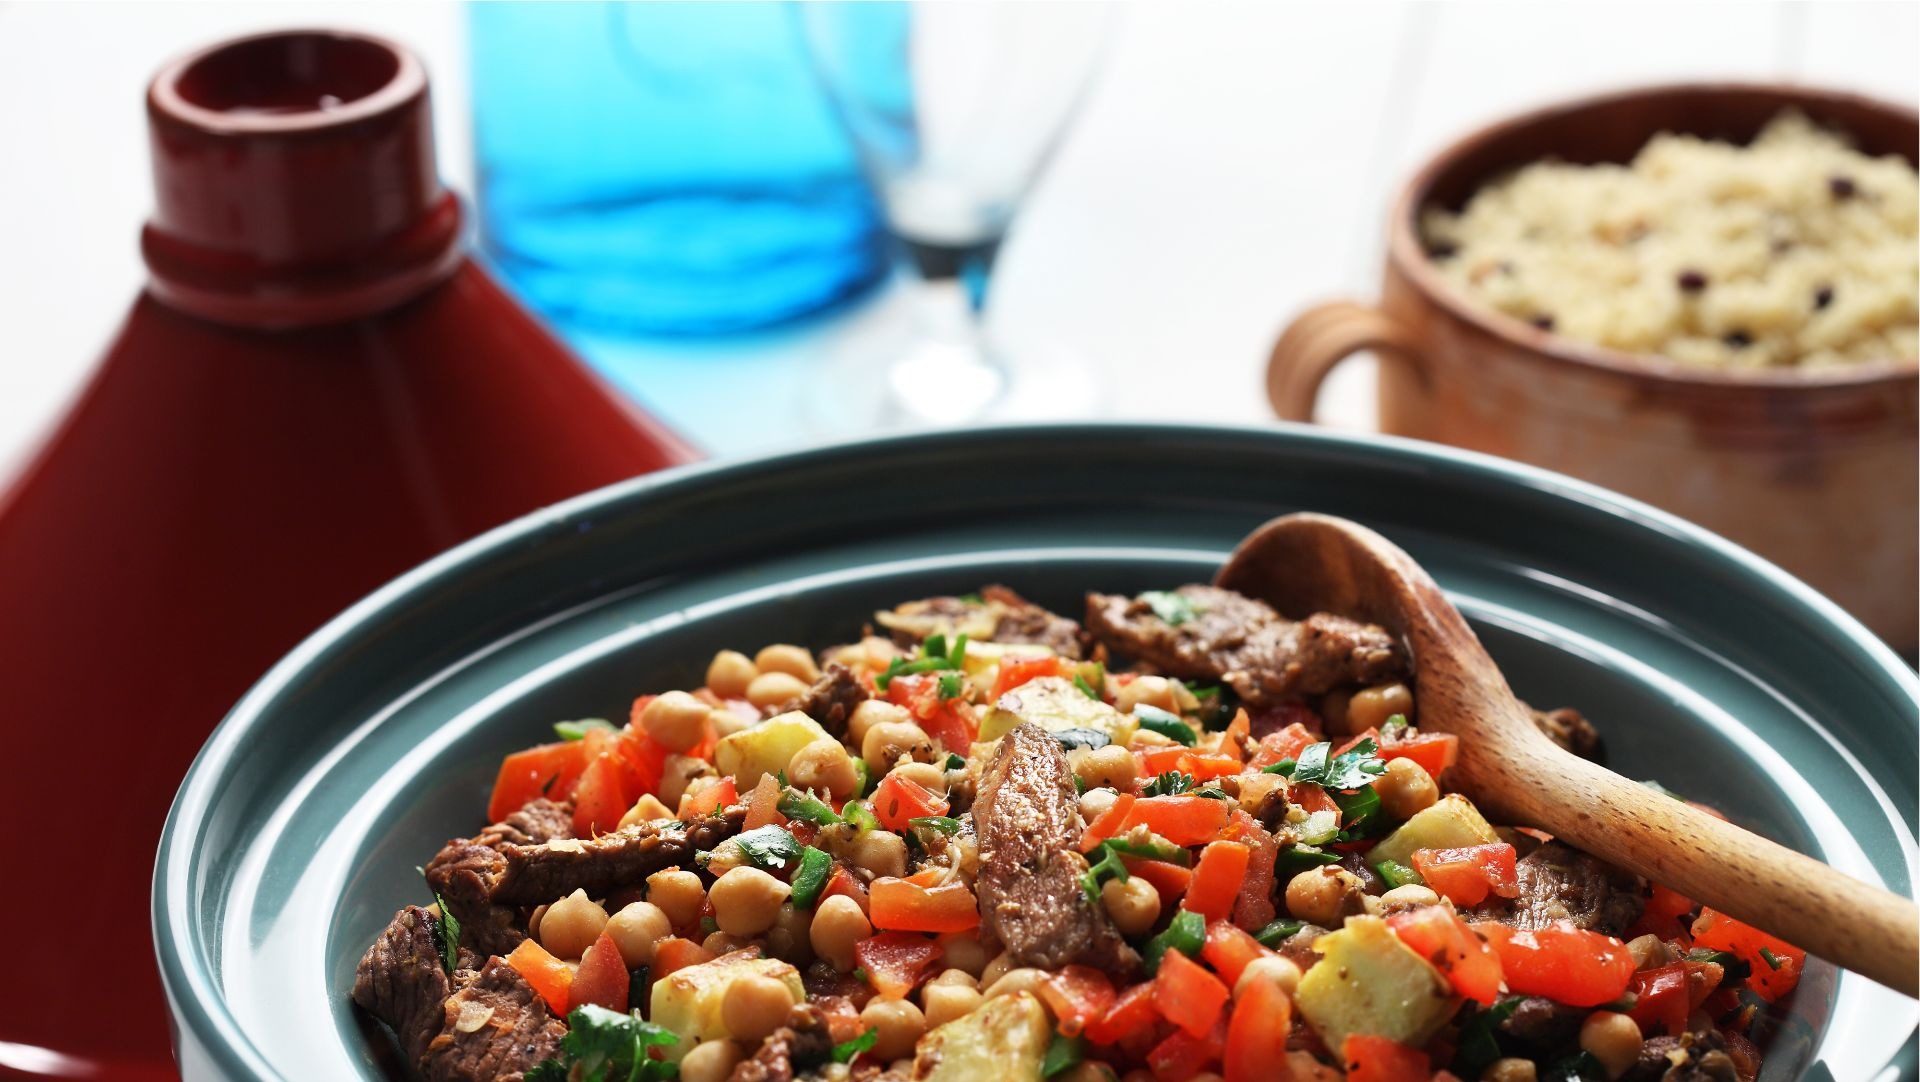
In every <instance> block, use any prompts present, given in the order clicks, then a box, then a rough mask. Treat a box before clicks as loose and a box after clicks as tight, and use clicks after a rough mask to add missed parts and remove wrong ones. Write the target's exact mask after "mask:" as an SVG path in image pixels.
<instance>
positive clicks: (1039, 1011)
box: [913, 992, 1053, 1082]
mask: <svg viewBox="0 0 1920 1082" xmlns="http://www.w3.org/2000/svg"><path fill="white" fill-rule="evenodd" d="M1052 1037H1053V1024H1052V1023H1051V1022H1049V1021H1048V1020H1047V1012H1046V1009H1045V1008H1043V1007H1041V1006H1040V1001H1039V1000H1037V999H1035V998H1033V994H1032V993H1030V992H1017V993H1015V994H1013V995H1010V996H995V997H994V998H992V999H989V1000H987V1002H986V1003H985V1004H983V1005H982V1006H980V1007H979V1008H978V1009H977V1010H975V1011H974V1012H973V1013H972V1014H968V1015H964V1016H962V1017H960V1018H956V1019H954V1020H953V1021H951V1022H948V1023H947V1024H946V1025H944V1026H941V1027H940V1028H938V1029H936V1030H934V1031H933V1032H931V1033H929V1034H927V1035H926V1036H924V1037H922V1038H920V1044H919V1046H918V1048H917V1049H916V1054H915V1056H914V1060H913V1079H914V1082H978V1080H979V1079H983V1078H986V1079H994V1080H995V1082H1040V1069H1041V1066H1042V1064H1043V1063H1044V1062H1045V1060H1046V1056H1047V1044H1048V1042H1049V1041H1050V1040H1051V1039H1052Z"/></svg>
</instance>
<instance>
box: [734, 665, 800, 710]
mask: <svg viewBox="0 0 1920 1082" xmlns="http://www.w3.org/2000/svg"><path fill="white" fill-rule="evenodd" d="M806 693H807V682H806V681H805V680H802V679H800V678H799V677H797V676H795V675H793V674H792V673H784V672H763V673H761V674H760V675H759V676H756V677H754V678H753V683H751V684H748V685H747V701H748V702H750V703H752V704H753V705H755V706H757V707H759V708H760V709H762V710H769V709H772V708H774V707H777V706H781V705H784V704H786V703H790V702H792V701H793V700H795V699H797V698H799V697H800V696H802V695H805V694H806Z"/></svg>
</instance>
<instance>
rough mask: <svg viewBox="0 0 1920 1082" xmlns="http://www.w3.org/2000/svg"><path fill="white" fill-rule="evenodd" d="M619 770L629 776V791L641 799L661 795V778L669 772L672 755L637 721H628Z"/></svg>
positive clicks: (622, 741) (621, 749) (636, 798)
mask: <svg viewBox="0 0 1920 1082" xmlns="http://www.w3.org/2000/svg"><path fill="white" fill-rule="evenodd" d="M619 752H620V768H621V773H623V774H624V775H625V776H626V780H627V788H628V790H629V791H630V792H632V793H633V794H634V799H635V800H638V799H640V794H642V793H652V794H654V795H655V796H658V795H659V793H660V782H661V778H662V777H663V776H664V775H665V774H666V771H667V756H668V755H671V754H672V752H670V751H668V750H667V746H666V745H665V744H660V743H657V742H655V740H654V739H653V738H652V737H650V736H648V735H647V733H646V730H645V729H642V728H640V725H639V723H638V722H629V723H628V725H627V728H626V729H625V730H624V731H623V732H621V734H620V748H619Z"/></svg>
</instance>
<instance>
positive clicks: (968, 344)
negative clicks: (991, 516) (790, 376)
mask: <svg viewBox="0 0 1920 1082" xmlns="http://www.w3.org/2000/svg"><path fill="white" fill-rule="evenodd" d="M796 10H797V11H798V14H799V18H800V20H801V28H802V34H803V37H804V38H805V40H806V43H807V47H808V51H809V53H810V55H811V56H812V58H813V62H814V65H815V69H816V70H817V71H818V73H819V75H820V77H821V81H822V82H823V83H824V84H825V86H826V89H827V92H828V96H829V97H830V98H831V100H832V101H833V103H834V105H835V107H836V108H837V109H838V111H839V113H840V115H841V118H842V119H843V120H844V121H845V123H846V126H847V130H848V131H849V132H850V133H851V134H852V137H853V141H854V145H855V147H856V149H857V150H858V152H859V155H860V159H861V162H862V165H863V167H864V168H865V169H866V171H867V174H868V177H869V179H870V180H871V182H872V184H873V187H874V190H875V191H876V192H877V193H878V194H879V197H880V204H881V208H882V211H883V213H884V216H885V219H886V224H887V228H888V231H889V232H890V233H891V234H892V236H893V238H894V240H895V241H896V245H895V247H896V249H897V250H898V252H899V253H900V256H901V257H902V262H903V263H904V264H905V266H906V269H907V270H908V271H909V272H910V274H909V276H908V277H909V284H908V285H907V287H906V288H907V292H908V295H909V297H910V300H909V302H908V303H907V304H906V306H905V307H906V309H907V310H906V312H905V313H904V315H903V316H902V317H899V318H896V319H894V321H893V323H892V325H891V326H890V327H888V326H887V325H886V324H884V323H883V324H881V326H882V329H881V330H879V331H878V332H874V333H869V334H868V335H867V339H868V340H867V341H865V342H860V343H856V344H855V346H854V347H853V348H847V349H843V350H842V351H841V354H842V355H841V357H840V358H839V360H838V362H837V363H835V364H833V365H831V366H830V370H829V371H828V372H827V373H826V377H827V378H825V379H823V380H821V381H819V383H818V384H817V385H816V386H817V388H818V390H817V391H816V394H815V397H816V400H817V401H816V404H815V408H814V409H813V410H812V411H811V412H813V413H814V415H815V417H816V418H817V419H820V420H823V421H826V422H828V423H830V424H832V425H833V426H835V427H837V428H845V427H848V426H853V427H868V428H876V427H877V428H890V427H907V426H914V425H925V424H955V423H962V422H966V421H969V420H975V419H979V418H981V417H983V416H985V415H986V414H988V413H989V412H990V411H991V412H995V413H999V414H1002V415H1010V416H1021V415H1029V416H1042V415H1045V416H1061V415H1064V414H1065V413H1068V412H1071V411H1074V410H1075V409H1080V410H1084V409H1089V408H1091V406H1092V405H1093V404H1094V403H1095V402H1096V401H1097V399H1096V397H1095V396H1094V395H1093V394H1092V393H1091V392H1092V390H1093V389H1094V388H1095V387H1096V381H1094V380H1093V379H1092V378H1091V377H1090V375H1089V374H1088V372H1087V370H1086V366H1085V365H1084V363H1081V362H1079V361H1077V360H1076V359H1075V358H1073V357H1071V355H1068V354H1065V353H1061V352H1057V351H1055V352H1041V351H1039V350H1037V349H1036V350H1026V351H1013V350H1008V349H1006V348H1003V346H1002V345H1001V343H999V342H998V341H996V340H995V339H994V338H992V337H991V336H990V335H989V333H988V332H987V330H986V328H985V325H984V323H983V320H982V318H981V317H982V312H983V310H984V308H985V305H986V301H987V296H988V293H989V289H988V286H989V282H990V280H991V277H992V273H993V263H994V258H995V256H996V255H997V254H998V253H999V250H1000V245H1001V241H1002V240H1003V239H1004V238H1005V237H1006V235H1007V230H1008V228H1009V227H1010V226H1011V225H1012V223H1013V220H1014V216H1015V212H1016V211H1017V209H1018V208H1019V205H1020V201H1021V199H1022V198H1023V197H1024V196H1025V195H1026V194H1027V191H1028V190H1029V189H1030V188H1031V187H1032V185H1033V182H1034V178H1035V177H1037V176H1038V175H1039V173H1040V171H1041V169H1042V168H1044V166H1045V165H1046V163H1047V160H1048V158H1049V157H1050V156H1051V154H1052V152H1053V150H1054V148H1055V147H1057V146H1058V145H1059V141H1060V136H1061V134H1062V132H1063V131H1064V130H1065V128H1066V124H1067V121H1068V120H1069V118H1071V117H1072V115H1073V114H1074V112H1075V111H1076V109H1077V108H1078V106H1079V104H1080V102H1081V100H1082V99H1083V98H1084V97H1085V96H1086V90H1087V87H1088V85H1089V83H1090V82H1091V76H1092V75H1093V73H1094V71H1095V69H1096V68H1097V67H1098V66H1099V61H1100V58H1101V57H1102V55H1103V54H1104V51H1105V47H1106V43H1107V40H1108V38H1109V36H1110V31H1111V28H1112V24H1113V21H1114V14H1115V9H1114V7H1113V6H1112V5H1109V4H1105V3H1053V2H1036V3H1019V4H1014V3H939V2H905V3H839V2H824V3H803V4H800V5H798V6H797V9H796ZM875 339H877V341H875ZM1023 399H1024V402H1023V401H1022V400H1023Z"/></svg>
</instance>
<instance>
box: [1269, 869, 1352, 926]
mask: <svg viewBox="0 0 1920 1082" xmlns="http://www.w3.org/2000/svg"><path fill="white" fill-rule="evenodd" d="M1366 897H1367V894H1366V891H1365V890H1363V889H1362V888H1361V885H1360V877H1359V876H1356V875H1354V874H1353V873H1352V872H1350V871H1348V870H1346V869H1345V868H1341V867H1338V866H1335V865H1327V866H1325V867H1320V868H1310V869H1308V870H1307V871H1304V872H1301V873H1300V874H1299V875H1296V876H1294V877H1293V879H1292V880H1290V881H1289V882H1288V883H1287V912H1289V913H1291V914H1293V915H1294V916H1295V917H1296V918H1298V919H1300V920H1304V921H1309V922H1311V923H1314V924H1318V925H1320V926H1321V927H1323V928H1338V927H1340V925H1341V924H1342V923H1343V922H1344V921H1345V920H1346V919H1347V917H1349V916H1351V915H1353V914H1356V913H1363V912H1365V911H1366V901H1365V899H1366Z"/></svg>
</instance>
